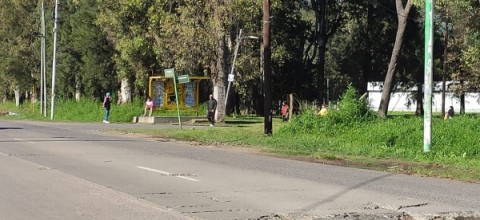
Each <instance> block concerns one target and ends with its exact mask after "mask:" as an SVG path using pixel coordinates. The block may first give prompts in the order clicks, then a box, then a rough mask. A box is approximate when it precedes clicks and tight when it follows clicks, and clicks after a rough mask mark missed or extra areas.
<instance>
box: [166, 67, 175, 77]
mask: <svg viewBox="0 0 480 220" xmlns="http://www.w3.org/2000/svg"><path fill="white" fill-rule="evenodd" d="M165 77H166V78H175V71H174V70H173V69H165Z"/></svg>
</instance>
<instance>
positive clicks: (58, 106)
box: [0, 99, 205, 122]
mask: <svg viewBox="0 0 480 220" xmlns="http://www.w3.org/2000/svg"><path fill="white" fill-rule="evenodd" d="M48 104H49V106H50V103H48ZM143 106H144V104H143V101H142V100H134V101H133V102H132V103H128V104H121V105H117V104H114V103H113V104H112V106H111V110H110V117H109V120H110V121H111V122H131V121H132V119H133V117H134V116H141V115H143V113H144V107H143ZM204 109H205V105H202V106H200V108H199V111H198V112H199V114H200V115H202V113H203V112H205V110H204ZM54 110H55V111H54V118H55V120H57V121H79V122H98V121H102V120H103V115H104V111H105V110H104V109H103V105H102V102H100V101H92V100H87V99H82V100H80V101H78V102H77V101H75V100H59V101H57V102H56V103H55V109H54ZM2 112H3V113H4V114H5V113H7V112H13V113H15V115H6V116H3V117H2V118H3V119H17V120H50V116H51V109H50V107H48V109H47V114H46V115H47V117H46V118H45V117H42V116H41V114H40V104H39V103H30V102H25V103H23V104H22V105H20V106H19V107H17V106H15V103H13V102H6V103H0V113H2ZM180 114H181V115H182V116H194V115H196V114H197V112H195V111H193V110H183V109H182V110H181V112H180ZM153 116H177V111H176V110H165V109H157V110H155V111H154V113H153Z"/></svg>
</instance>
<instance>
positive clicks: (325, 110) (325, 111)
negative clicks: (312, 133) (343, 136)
mask: <svg viewBox="0 0 480 220" xmlns="http://www.w3.org/2000/svg"><path fill="white" fill-rule="evenodd" d="M318 114H319V115H320V116H322V117H323V116H327V114H328V107H327V105H325V104H323V105H322V108H321V109H320V112H319V113H318Z"/></svg>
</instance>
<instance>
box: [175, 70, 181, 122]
mask: <svg viewBox="0 0 480 220" xmlns="http://www.w3.org/2000/svg"><path fill="white" fill-rule="evenodd" d="M173 88H174V89H175V102H176V103H177V115H178V124H179V125H180V130H182V119H181V118H180V105H179V104H178V90H177V77H176V76H175V77H173Z"/></svg>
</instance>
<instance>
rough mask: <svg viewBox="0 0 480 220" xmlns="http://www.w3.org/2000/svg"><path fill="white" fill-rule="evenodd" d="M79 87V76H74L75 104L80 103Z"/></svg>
mask: <svg viewBox="0 0 480 220" xmlns="http://www.w3.org/2000/svg"><path fill="white" fill-rule="evenodd" d="M80 85H81V82H80V76H78V75H77V76H75V100H76V101H77V102H78V101H80V97H81V92H80Z"/></svg>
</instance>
